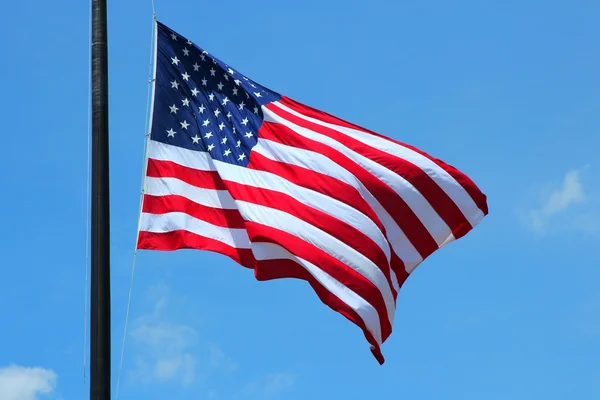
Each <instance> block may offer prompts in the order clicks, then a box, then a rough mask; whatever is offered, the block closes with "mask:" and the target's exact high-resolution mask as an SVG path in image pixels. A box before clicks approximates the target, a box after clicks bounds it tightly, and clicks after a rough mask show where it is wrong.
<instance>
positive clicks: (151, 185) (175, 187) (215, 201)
mask: <svg viewBox="0 0 600 400" xmlns="http://www.w3.org/2000/svg"><path fill="white" fill-rule="evenodd" d="M146 194H148V195H151V196H168V195H178V196H183V197H185V198H187V199H189V200H191V201H193V202H194V203H198V204H201V205H203V206H207V207H213V208H224V209H227V210H235V209H236V208H237V206H236V205H235V202H234V200H233V198H232V197H231V195H230V194H229V192H228V191H227V190H216V189H204V188H199V187H196V186H193V185H190V184H189V183H186V182H183V181H180V180H179V179H177V178H153V177H146Z"/></svg>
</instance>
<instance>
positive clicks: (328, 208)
mask: <svg viewBox="0 0 600 400" xmlns="http://www.w3.org/2000/svg"><path fill="white" fill-rule="evenodd" d="M155 144H159V145H157V146H154V148H155V149H160V153H161V156H162V159H165V160H170V161H173V162H175V163H177V164H180V165H183V166H185V167H190V168H197V167H198V163H197V162H196V164H193V163H194V162H195V161H197V160H198V159H201V158H200V157H198V155H204V154H205V153H202V152H198V151H193V150H188V149H184V148H181V147H177V146H172V145H165V144H163V143H159V142H155ZM190 153H191V154H190ZM190 164H193V165H190ZM211 164H212V166H213V167H215V166H216V165H219V168H218V173H219V175H220V176H221V179H223V180H224V181H232V182H237V183H240V184H243V185H249V186H254V187H257V188H262V189H269V190H274V191H277V192H281V193H285V194H288V195H291V196H292V197H294V198H295V199H296V200H298V201H300V202H301V203H303V204H305V205H307V206H309V207H312V208H314V209H317V210H320V211H322V212H324V213H326V214H328V215H330V216H332V217H333V218H337V219H339V220H341V221H344V222H346V223H347V224H349V225H350V226H352V227H353V228H355V229H356V230H358V231H360V232H363V233H364V234H365V235H366V236H368V237H369V238H371V239H372V240H373V241H374V242H375V243H376V244H377V245H378V246H379V247H380V248H381V249H382V250H383V251H384V254H386V256H387V257H388V261H389V257H390V253H389V248H388V243H387V241H386V238H385V236H384V235H383V233H382V232H381V231H380V230H379V228H378V227H377V225H376V224H375V223H374V222H373V221H372V220H371V219H370V218H369V217H367V216H366V215H364V214H363V213H361V212H360V211H358V210H356V209H355V208H353V207H351V206H349V205H347V204H345V203H343V202H341V201H339V200H336V199H334V198H332V197H329V196H327V195H324V194H323V193H320V192H317V191H314V190H310V189H307V188H304V187H302V186H299V185H296V184H294V183H292V182H290V181H288V180H286V179H284V178H282V177H281V176H279V175H276V174H273V173H270V172H264V171H257V170H252V169H249V168H244V167H239V166H236V165H233V164H228V163H224V162H221V161H218V160H217V161H211ZM146 182H147V185H148V192H147V194H153V195H155V196H161V195H167V194H176V195H180V196H184V197H186V198H188V199H190V200H192V201H193V202H195V203H198V204H202V205H206V206H209V207H221V208H228V209H235V208H237V207H236V205H235V203H234V200H233V198H232V197H231V195H230V194H229V192H228V191H226V190H211V189H202V188H197V187H195V186H193V185H190V184H188V183H185V182H183V181H180V180H179V179H177V178H150V177H147V178H146ZM225 184H227V182H225ZM386 249H387V251H386Z"/></svg>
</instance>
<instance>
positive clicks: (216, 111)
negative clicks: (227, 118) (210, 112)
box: [215, 108, 221, 117]
mask: <svg viewBox="0 0 600 400" xmlns="http://www.w3.org/2000/svg"><path fill="white" fill-rule="evenodd" d="M219 114H221V110H219V109H218V108H217V109H216V110H215V117H218V116H219Z"/></svg>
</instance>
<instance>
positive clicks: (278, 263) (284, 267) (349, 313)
mask: <svg viewBox="0 0 600 400" xmlns="http://www.w3.org/2000/svg"><path fill="white" fill-rule="evenodd" d="M255 276H256V279H258V280H259V281H266V280H271V279H279V278H296V279H301V280H304V281H307V282H308V283H309V284H310V286H311V287H312V288H313V290H314V291H315V293H316V294H317V296H319V299H320V300H321V301H322V302H323V303H324V304H325V305H327V306H328V307H330V308H331V309H333V310H334V311H337V312H338V313H340V314H341V315H343V316H344V317H346V318H347V319H348V320H350V321H351V322H352V323H354V324H355V325H357V326H358V327H359V328H360V329H362V331H363V334H364V335H365V338H366V339H367V341H368V342H369V343H370V344H371V346H372V350H371V352H372V353H373V355H374V356H375V358H376V359H377V361H378V362H379V364H383V363H384V362H385V359H384V358H383V355H382V354H381V350H380V347H379V344H378V343H377V342H376V341H375V338H374V337H373V335H371V333H370V332H369V331H368V330H367V327H366V325H365V323H364V321H363V320H362V318H361V317H360V316H359V315H358V314H357V313H356V311H354V310H353V309H352V308H351V307H350V306H348V305H347V304H346V303H344V302H343V301H342V300H340V298H339V297H337V296H335V295H334V294H333V293H331V292H330V291H328V290H327V289H326V288H325V287H324V286H323V285H321V284H320V283H319V281H318V280H316V279H315V278H314V277H313V276H312V275H311V274H310V273H309V272H308V271H307V270H305V269H304V268H303V267H302V266H301V265H299V264H298V263H296V262H294V261H292V260H264V261H258V262H257V266H256V267H255ZM390 333H391V332H390ZM388 336H389V335H388ZM384 340H385V339H384Z"/></svg>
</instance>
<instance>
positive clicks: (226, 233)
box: [140, 212, 250, 249]
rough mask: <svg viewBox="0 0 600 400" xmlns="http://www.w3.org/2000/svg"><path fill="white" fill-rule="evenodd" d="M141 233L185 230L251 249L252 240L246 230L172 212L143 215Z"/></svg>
mask: <svg viewBox="0 0 600 400" xmlns="http://www.w3.org/2000/svg"><path fill="white" fill-rule="evenodd" d="M140 226H141V229H140V230H141V231H145V232H153V233H167V232H173V231H178V230H184V231H188V232H192V233H195V234H196V235H200V236H204V237H207V238H210V239H214V240H218V241H219V242H222V243H225V244H227V245H229V246H231V247H236V248H239V249H249V248H250V240H249V239H248V233H247V232H246V230H245V229H229V228H223V227H221V226H216V225H213V224H211V223H208V222H206V221H203V220H200V219H197V218H194V217H192V216H190V215H188V214H186V213H182V212H171V213H166V214H150V213H142V222H141V225H140Z"/></svg>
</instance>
